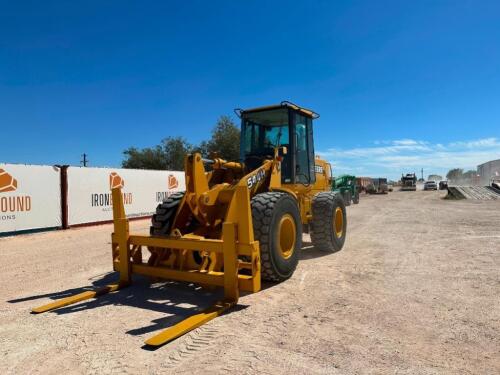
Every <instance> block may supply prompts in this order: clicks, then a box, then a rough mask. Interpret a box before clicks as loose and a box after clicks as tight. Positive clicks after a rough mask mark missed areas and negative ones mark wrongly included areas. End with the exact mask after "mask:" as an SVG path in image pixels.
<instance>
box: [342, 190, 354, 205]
mask: <svg viewBox="0 0 500 375" xmlns="http://www.w3.org/2000/svg"><path fill="white" fill-rule="evenodd" d="M351 200H352V197H351V192H350V191H349V190H346V191H345V192H344V204H345V205H346V206H350V205H351Z"/></svg>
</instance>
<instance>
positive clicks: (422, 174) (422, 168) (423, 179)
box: [421, 168, 424, 181]
mask: <svg viewBox="0 0 500 375" xmlns="http://www.w3.org/2000/svg"><path fill="white" fill-rule="evenodd" d="M421 172H422V181H423V180H424V168H422V170H421Z"/></svg>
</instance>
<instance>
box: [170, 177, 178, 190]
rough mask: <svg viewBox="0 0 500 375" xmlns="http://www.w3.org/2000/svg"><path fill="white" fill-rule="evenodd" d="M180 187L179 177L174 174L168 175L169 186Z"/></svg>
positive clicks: (171, 187) (172, 187)
mask: <svg viewBox="0 0 500 375" xmlns="http://www.w3.org/2000/svg"><path fill="white" fill-rule="evenodd" d="M178 187H179V181H177V178H176V177H175V176H174V175H173V174H169V175H168V188H169V189H175V188H178Z"/></svg>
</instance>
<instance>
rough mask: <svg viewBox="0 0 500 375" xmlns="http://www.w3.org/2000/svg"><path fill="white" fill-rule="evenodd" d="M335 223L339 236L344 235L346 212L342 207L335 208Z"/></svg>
mask: <svg viewBox="0 0 500 375" xmlns="http://www.w3.org/2000/svg"><path fill="white" fill-rule="evenodd" d="M333 225H334V227H335V228H334V229H335V234H336V235H337V238H339V237H342V234H343V233H344V213H343V212H342V209H341V208H340V207H337V208H336V209H335V220H334V223H333Z"/></svg>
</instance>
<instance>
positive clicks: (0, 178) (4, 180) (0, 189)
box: [0, 168, 17, 193]
mask: <svg viewBox="0 0 500 375" xmlns="http://www.w3.org/2000/svg"><path fill="white" fill-rule="evenodd" d="M16 189H17V180H16V179H15V178H14V177H12V176H11V175H10V174H8V173H7V172H6V171H4V170H3V169H1V168H0V193H5V192H8V191H14V190H16Z"/></svg>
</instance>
